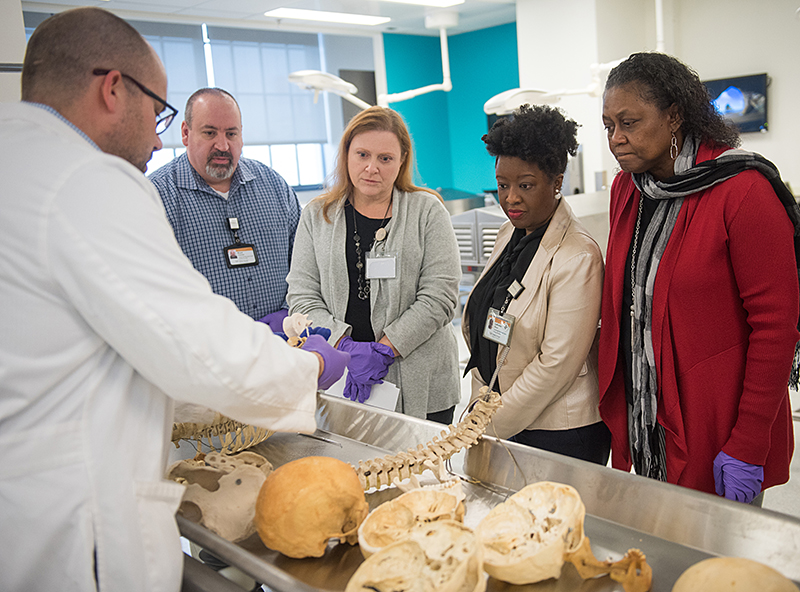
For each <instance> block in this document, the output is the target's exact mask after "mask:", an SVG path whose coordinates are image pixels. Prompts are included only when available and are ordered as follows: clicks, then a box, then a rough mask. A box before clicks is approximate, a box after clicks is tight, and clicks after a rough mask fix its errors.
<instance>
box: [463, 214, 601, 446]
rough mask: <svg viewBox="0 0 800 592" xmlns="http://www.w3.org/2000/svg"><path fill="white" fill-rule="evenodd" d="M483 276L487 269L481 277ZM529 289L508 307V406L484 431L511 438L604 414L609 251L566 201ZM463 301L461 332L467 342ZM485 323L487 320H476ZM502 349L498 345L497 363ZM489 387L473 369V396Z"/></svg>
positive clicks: (504, 385) (526, 282)
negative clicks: (601, 386)
mask: <svg viewBox="0 0 800 592" xmlns="http://www.w3.org/2000/svg"><path fill="white" fill-rule="evenodd" d="M513 231H514V227H513V226H512V225H511V222H506V223H505V224H504V225H503V226H502V227H501V228H500V231H499V232H498V235H497V242H496V243H495V246H494V250H493V251H492V254H491V257H490V258H489V261H488V263H487V265H486V269H484V273H486V270H488V269H489V268H490V267H491V266H492V265H494V264H495V262H496V261H497V259H498V257H499V256H500V254H501V253H502V252H503V250H504V249H505V248H506V245H507V244H508V241H509V240H510V239H511V234H512V233H513ZM481 277H483V275H481ZM522 285H523V286H525V290H524V291H523V292H522V294H521V295H520V296H519V297H518V298H517V299H516V300H512V301H511V303H510V304H509V306H508V311H507V312H508V314H511V315H513V316H514V317H516V323H515V326H514V330H513V333H512V335H511V350H510V352H509V354H508V357H507V358H506V361H505V364H504V365H503V367H502V369H501V370H500V373H499V374H498V379H497V382H498V386H496V387H495V390H497V389H498V388H499V392H500V393H501V394H502V396H503V406H502V407H501V408H500V409H498V410H497V412H496V414H495V416H494V419H493V421H492V425H490V426H489V427H488V429H487V430H486V433H487V434H489V435H492V436H494V435H496V436H498V437H500V438H509V437H511V436H513V435H514V434H517V433H519V432H521V431H522V430H526V429H528V430H532V429H542V430H563V429H569V428H577V427H581V426H585V425H589V424H592V423H596V422H598V421H601V420H600V413H599V410H598V398H599V395H598V379H597V343H596V335H597V333H598V331H597V327H598V322H599V319H600V297H601V293H602V288H603V257H602V254H601V252H600V248H599V247H598V246H597V243H596V242H595V241H594V239H593V238H592V237H591V236H590V235H589V233H588V232H587V231H586V229H585V228H584V227H583V226H582V225H581V223H580V222H578V220H577V218H575V216H574V215H573V213H572V209H571V208H570V207H569V204H567V202H566V200H564V199H562V200H561V202H560V203H559V205H558V207H557V208H556V211H555V214H553V218H552V220H551V221H550V225H549V226H548V228H547V231H546V232H545V234H544V236H543V237H542V242H541V244H540V245H539V249H538V250H537V251H536V254H535V255H534V257H533V260H532V261H531V264H530V267H528V271H527V272H526V273H525V277H524V278H523V280H522ZM468 303H469V300H468V301H467V306H465V307H464V311H465V313H464V316H463V318H462V323H461V327H462V331H463V333H464V337H465V338H466V341H467V345H469V319H468V318H467V315H466V310H467V308H468ZM475 322H480V323H481V324H483V323H485V319H475ZM502 351H503V348H502V347H498V352H497V354H498V355H497V358H498V363H499V360H500V356H501V354H502ZM481 386H484V382H483V380H482V379H481V376H480V373H479V372H478V369H477V368H473V369H472V396H471V399H474V398H475V397H477V396H478V389H480V387H481Z"/></svg>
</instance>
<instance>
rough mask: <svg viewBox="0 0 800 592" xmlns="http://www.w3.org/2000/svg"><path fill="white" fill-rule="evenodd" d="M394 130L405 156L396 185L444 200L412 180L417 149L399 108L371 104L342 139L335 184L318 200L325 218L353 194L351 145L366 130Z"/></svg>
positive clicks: (327, 219) (402, 153)
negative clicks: (349, 167)
mask: <svg viewBox="0 0 800 592" xmlns="http://www.w3.org/2000/svg"><path fill="white" fill-rule="evenodd" d="M373 131H380V132H392V133H393V134H394V135H395V137H396V138H397V141H398V142H400V153H401V158H402V159H403V162H402V164H401V165H400V171H399V172H398V173H397V179H395V182H394V186H395V187H396V188H397V189H399V190H400V191H405V192H409V193H410V192H413V191H427V192H428V193H431V194H433V195H435V196H436V197H438V198H439V199H440V200H441V199H442V196H441V195H439V194H438V193H436V192H435V191H433V190H432V189H428V188H427V187H418V186H416V185H414V182H413V179H412V175H411V173H412V164H413V162H414V154H413V149H412V147H411V135H410V134H409V133H408V128H407V127H406V123H405V122H404V121H403V118H402V117H400V114H399V113H397V111H394V110H392V109H389V108H388V107H370V108H369V109H365V110H364V111H361V112H360V113H359V114H358V115H356V116H355V117H353V119H351V120H350V123H349V124H348V125H347V128H346V129H345V130H344V133H343V134H342V139H341V141H340V142H339V153H338V155H337V157H336V169H335V170H334V172H333V174H332V175H331V181H332V182H331V184H330V185H329V186H328V187H327V189H326V191H325V193H323V194H322V195H320V196H319V197H317V198H316V199H315V201H316V200H320V201H322V202H323V204H322V216H323V218H325V221H326V222H328V223H330V221H331V220H330V218H329V217H328V212H329V211H330V208H331V207H332V206H333V205H335V204H340V203H344V201H345V200H346V199H347V198H348V197H350V195H352V193H353V182H352V181H351V180H350V172H349V170H348V166H347V160H348V153H349V152H350V144H351V143H352V142H353V138H355V137H356V136H357V135H359V134H363V133H364V132H373Z"/></svg>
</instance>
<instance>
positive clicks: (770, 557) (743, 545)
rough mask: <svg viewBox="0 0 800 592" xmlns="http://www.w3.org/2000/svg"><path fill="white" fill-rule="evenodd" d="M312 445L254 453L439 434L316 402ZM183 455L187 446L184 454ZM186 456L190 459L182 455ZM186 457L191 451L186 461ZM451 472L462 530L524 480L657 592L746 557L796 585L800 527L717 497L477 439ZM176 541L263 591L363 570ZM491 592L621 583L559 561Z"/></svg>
mask: <svg viewBox="0 0 800 592" xmlns="http://www.w3.org/2000/svg"><path fill="white" fill-rule="evenodd" d="M317 425H318V426H319V427H320V429H318V430H317V432H316V433H315V434H314V435H313V436H305V435H301V434H275V435H273V436H272V437H270V438H269V439H268V440H266V441H265V442H263V443H262V444H259V445H258V446H256V447H255V448H253V450H254V451H255V452H258V453H259V454H262V455H263V456H265V457H266V458H267V459H269V461H270V462H271V463H272V464H273V465H274V466H276V467H277V466H280V465H282V464H285V463H286V462H289V461H291V460H295V459H297V458H302V457H305V456H312V455H318V456H331V457H335V458H338V459H340V460H343V461H346V462H349V463H351V464H353V465H354V466H355V465H357V464H358V461H359V460H367V459H370V458H375V457H380V456H383V455H385V454H388V453H394V452H398V451H401V450H406V449H408V448H411V447H414V448H415V447H416V446H417V445H418V444H424V443H426V442H429V441H430V440H431V438H433V436H436V435H438V434H439V433H440V432H441V431H442V429H443V426H441V425H439V424H435V423H431V422H427V421H423V420H419V419H415V418H412V417H408V416H404V415H400V414H396V413H392V412H387V411H383V410H380V409H375V408H371V407H368V406H365V405H360V404H357V403H352V402H350V401H347V400H344V399H341V398H333V397H328V396H326V395H321V396H320V402H319V406H318V417H317ZM187 448H189V447H187ZM188 452H192V453H193V451H192V450H190V451H188ZM189 456H190V454H189ZM452 467H453V469H454V472H455V473H457V474H459V475H462V476H465V477H469V478H470V480H471V481H473V482H469V483H468V482H465V483H464V484H463V485H464V490H465V492H466V494H467V499H466V500H465V506H466V514H465V518H464V522H465V524H466V525H467V526H470V527H474V526H475V525H476V524H477V523H478V522H479V521H480V520H481V518H483V516H485V515H486V513H488V511H489V510H490V509H491V508H492V507H494V506H495V505H497V504H498V503H500V502H502V501H503V500H504V499H505V498H506V497H507V496H508V495H510V494H511V493H513V492H514V491H517V490H519V489H521V488H522V487H524V486H525V485H526V484H528V483H534V482H536V481H542V480H548V481H557V482H560V483H567V484H569V485H572V486H573V487H575V488H576V489H577V490H578V492H579V493H580V494H581V498H582V500H583V502H584V504H585V506H586V510H587V516H586V522H585V532H586V535H587V536H588V537H589V539H590V540H591V545H592V550H593V551H594V554H595V556H596V557H597V558H598V559H606V558H611V559H615V560H616V559H619V558H620V557H622V555H624V554H625V552H626V551H627V550H628V549H630V548H638V549H641V550H642V551H643V552H644V553H645V554H646V555H647V560H648V563H649V564H650V565H651V567H652V569H653V588H652V590H653V592H669V591H670V590H671V589H672V586H673V584H674V583H675V580H677V578H678V577H679V576H680V574H681V573H682V572H683V571H684V570H685V569H687V568H688V567H689V566H690V565H692V564H694V563H696V562H698V561H701V560H702V559H705V558H707V557H710V556H716V555H730V556H740V557H748V558H751V559H755V560H757V561H761V562H762V563H765V564H767V565H770V566H772V567H774V568H775V569H778V570H779V571H780V572H782V573H783V574H785V575H786V576H787V577H789V578H791V579H794V580H800V564H798V562H797V558H798V557H800V520H798V519H795V518H793V517H790V516H785V515H782V514H778V513H776V512H771V511H769V510H761V509H758V508H753V507H750V506H746V505H744V504H738V503H734V502H730V501H728V500H725V499H722V498H719V497H717V496H713V495H708V494H704V493H699V492H695V491H692V490H688V489H685V488H682V487H677V486H673V485H669V484H665V483H659V482H656V481H652V480H650V479H644V478H641V477H638V476H636V475H631V474H627V473H623V472H621V471H617V470H614V469H610V468H607V467H600V466H597V465H593V464H590V463H586V462H583V461H579V460H574V459H571V458H568V457H564V456H561V455H557V454H552V453H548V452H545V451H541V450H537V449H534V448H530V447H527V446H522V445H518V444H514V443H510V442H506V441H501V440H497V439H495V438H492V437H489V436H484V438H483V439H482V441H481V442H480V443H479V444H478V445H477V446H475V447H473V448H472V449H470V450H469V451H468V452H467V453H466V454H465V453H463V452H462V453H459V454H458V455H456V456H455V457H454V458H453V461H452ZM399 493H400V492H399V491H397V489H396V488H388V489H383V490H381V491H377V492H372V493H369V494H367V501H368V502H369V505H370V509H373V508H375V507H377V506H378V505H380V504H381V503H383V502H384V501H387V500H388V499H391V498H393V497H395V496H397V495H399ZM178 522H179V527H180V530H181V534H182V535H183V536H184V537H186V538H188V539H189V540H192V541H194V542H195V543H197V544H198V545H200V546H202V547H204V548H205V549H207V550H208V551H210V552H211V553H213V554H215V555H216V556H218V557H219V558H220V559H223V560H225V561H227V562H228V563H229V564H231V565H234V566H236V567H238V568H239V569H241V570H242V571H244V572H245V573H247V574H249V575H251V576H252V577H254V578H256V579H257V580H258V581H259V582H263V583H265V584H266V585H267V586H268V587H270V588H271V589H272V590H274V591H275V592H284V591H285V592H289V591H297V592H306V591H311V590H322V591H326V592H327V591H330V592H338V591H341V590H344V589H345V586H346V584H347V581H348V580H349V578H350V576H351V575H352V574H353V572H355V570H356V569H357V568H358V566H359V565H360V564H361V562H362V561H363V558H362V555H361V552H360V550H359V549H358V546H350V545H347V544H330V545H329V547H328V549H327V551H326V553H325V555H324V556H323V557H321V558H318V559H317V558H309V559H290V558H287V557H284V556H283V555H281V554H280V553H277V552H274V551H270V550H269V549H267V548H266V547H265V546H264V545H263V544H262V543H261V541H260V540H259V539H258V537H257V536H253V537H251V538H250V539H248V540H246V541H244V542H242V543H240V544H233V543H230V542H228V541H225V540H224V539H222V538H220V537H218V536H217V535H215V534H214V533H212V532H210V531H208V530H207V529H205V528H203V527H201V526H199V525H196V524H193V523H191V522H189V521H188V520H186V519H184V518H182V517H179V521H178ZM487 589H488V590H490V591H500V590H519V591H527V590H531V591H544V590H547V591H553V592H555V591H561V590H580V591H593V592H601V591H607V590H608V591H611V590H620V591H621V590H622V586H621V585H620V584H617V583H615V582H613V581H612V580H610V579H609V578H607V577H600V578H596V579H591V580H585V581H584V580H582V579H581V578H580V577H579V576H578V574H577V572H576V571H575V569H574V568H573V567H572V565H570V564H567V565H565V566H564V569H563V570H562V574H561V577H560V578H558V579H553V580H548V581H545V582H541V583H539V584H532V585H528V586H510V585H508V584H505V583H503V582H499V581H496V580H494V579H492V578H490V579H489V580H488V586H487Z"/></svg>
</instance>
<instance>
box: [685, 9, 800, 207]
mask: <svg viewBox="0 0 800 592" xmlns="http://www.w3.org/2000/svg"><path fill="white" fill-rule="evenodd" d="M675 2H676V10H675V28H676V31H677V32H679V33H676V36H675V55H676V57H678V58H680V59H681V60H683V61H684V62H686V63H687V64H689V65H690V66H692V67H693V68H694V69H695V70H696V71H697V73H698V74H699V75H700V78H702V79H713V78H726V77H728V76H741V75H747V74H760V73H762V72H766V73H767V74H769V75H770V76H771V77H772V85H771V86H770V87H769V88H768V89H767V97H768V101H769V105H768V117H769V131H768V132H767V133H765V134H759V133H749V134H743V135H742V147H743V148H745V149H746V150H753V151H755V152H759V153H760V154H763V155H764V156H765V157H766V158H768V159H769V160H771V161H772V162H774V163H775V164H776V165H777V167H778V169H779V170H780V172H781V176H782V177H783V180H784V181H786V182H788V183H789V184H790V185H791V187H792V190H793V192H794V193H795V195H800V117H799V114H798V105H800V19H798V18H797V17H796V16H795V11H796V10H797V9H798V7H800V2H798V0H767V1H763V0H703V1H702V2H698V1H697V0H675Z"/></svg>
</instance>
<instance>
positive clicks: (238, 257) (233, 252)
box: [224, 243, 258, 268]
mask: <svg viewBox="0 0 800 592" xmlns="http://www.w3.org/2000/svg"><path fill="white" fill-rule="evenodd" d="M224 250H225V263H227V264H228V267H229V268H235V267H250V266H251V265H258V255H257V254H256V247H255V245H247V244H245V243H236V244H235V245H231V246H230V247H225V249H224Z"/></svg>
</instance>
